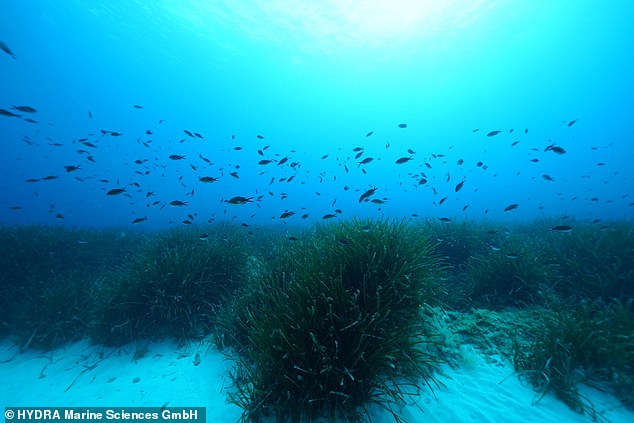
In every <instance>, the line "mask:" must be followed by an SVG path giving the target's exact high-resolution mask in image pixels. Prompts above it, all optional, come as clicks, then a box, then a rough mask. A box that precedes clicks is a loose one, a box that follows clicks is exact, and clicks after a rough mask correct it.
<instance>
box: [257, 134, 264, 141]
mask: <svg viewBox="0 0 634 423" xmlns="http://www.w3.org/2000/svg"><path fill="white" fill-rule="evenodd" d="M255 137H256V138H257V139H259V140H263V139H264V135H256V136H255Z"/></svg>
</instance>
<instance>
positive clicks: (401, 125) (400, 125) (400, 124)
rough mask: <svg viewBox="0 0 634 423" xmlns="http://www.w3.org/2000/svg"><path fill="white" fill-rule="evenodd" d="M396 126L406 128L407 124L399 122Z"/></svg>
mask: <svg viewBox="0 0 634 423" xmlns="http://www.w3.org/2000/svg"><path fill="white" fill-rule="evenodd" d="M398 127H399V128H401V129H405V128H407V124H406V123H399V124H398Z"/></svg>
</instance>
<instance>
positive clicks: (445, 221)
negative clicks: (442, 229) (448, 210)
mask: <svg viewBox="0 0 634 423" xmlns="http://www.w3.org/2000/svg"><path fill="white" fill-rule="evenodd" d="M438 220H440V221H441V222H443V223H449V222H451V219H449V218H448V217H440V218H438Z"/></svg>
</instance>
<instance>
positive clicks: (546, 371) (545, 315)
mask: <svg viewBox="0 0 634 423" xmlns="http://www.w3.org/2000/svg"><path fill="white" fill-rule="evenodd" d="M549 303H550V305H549V307H547V308H545V309H544V310H543V311H542V312H541V313H540V320H538V321H536V322H535V324H534V327H533V329H532V332H533V333H532V334H530V335H531V337H532V340H531V342H530V343H529V344H528V345H520V344H516V345H515V354H514V355H515V356H514V360H513V361H514V364H515V367H516V368H517V369H518V370H520V371H521V374H522V375H523V376H524V377H526V379H527V380H528V381H529V382H530V383H531V384H532V385H533V386H534V387H535V389H536V390H537V391H538V392H539V393H540V396H539V399H541V398H542V397H543V396H544V395H546V394H547V393H549V392H553V393H554V394H555V395H556V396H557V397H558V398H560V399H561V400H562V401H564V402H565V403H566V404H567V405H568V406H569V407H570V408H571V409H573V410H575V411H577V412H579V413H592V412H593V405H592V403H591V402H590V401H589V400H588V399H587V398H586V397H584V396H583V395H582V394H581V393H580V391H579V389H578V385H579V384H580V383H585V384H587V385H591V386H592V385H593V386H597V387H600V389H602V390H608V391H610V390H611V391H612V392H614V393H615V394H616V395H617V396H618V397H619V398H620V399H621V400H622V401H623V403H624V404H625V405H627V406H628V407H630V408H633V407H634V314H632V312H631V309H632V300H631V299H630V300H629V301H628V302H621V301H617V300H612V301H610V302H604V301H602V300H595V301H589V300H582V301H579V302H577V303H574V304H571V303H570V302H569V301H560V300H556V299H554V300H553V298H551V299H550V301H549Z"/></svg>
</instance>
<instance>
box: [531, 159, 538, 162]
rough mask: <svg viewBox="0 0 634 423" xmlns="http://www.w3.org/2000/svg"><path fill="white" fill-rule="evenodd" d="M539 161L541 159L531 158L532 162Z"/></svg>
mask: <svg viewBox="0 0 634 423" xmlns="http://www.w3.org/2000/svg"><path fill="white" fill-rule="evenodd" d="M538 161H539V159H531V162H533V163H537V162H538Z"/></svg>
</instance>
